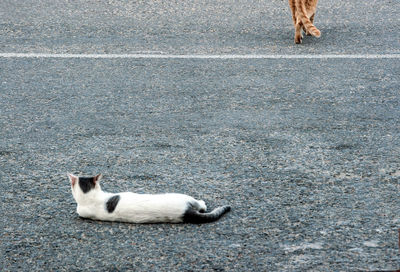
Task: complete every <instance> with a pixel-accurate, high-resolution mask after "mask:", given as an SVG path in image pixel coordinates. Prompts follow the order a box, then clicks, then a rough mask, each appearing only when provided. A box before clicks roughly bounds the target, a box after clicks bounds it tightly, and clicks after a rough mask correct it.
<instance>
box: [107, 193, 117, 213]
mask: <svg viewBox="0 0 400 272" xmlns="http://www.w3.org/2000/svg"><path fill="white" fill-rule="evenodd" d="M120 198H121V197H120V196H119V195H115V196H112V197H110V198H109V199H108V200H107V203H106V208H107V211H108V212H109V213H112V212H113V211H114V210H115V207H117V204H118V202H119V199H120Z"/></svg>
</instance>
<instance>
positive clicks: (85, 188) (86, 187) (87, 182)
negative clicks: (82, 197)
mask: <svg viewBox="0 0 400 272" xmlns="http://www.w3.org/2000/svg"><path fill="white" fill-rule="evenodd" d="M94 186H95V181H94V178H85V177H80V178H79V187H81V190H82V192H83V193H85V194H86V193H87V192H89V191H90V190H92V189H93V188H94Z"/></svg>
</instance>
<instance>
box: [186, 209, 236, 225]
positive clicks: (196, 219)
mask: <svg viewBox="0 0 400 272" xmlns="http://www.w3.org/2000/svg"><path fill="white" fill-rule="evenodd" d="M230 210H231V207H230V206H222V207H218V208H216V209H214V210H213V211H211V212H209V213H202V212H200V211H198V210H196V209H194V208H193V207H189V208H188V209H187V210H186V212H185V214H184V215H183V222H184V223H194V224H201V223H210V222H214V221H217V220H218V219H220V218H221V217H222V216H223V215H224V214H225V213H227V212H229V211H230Z"/></svg>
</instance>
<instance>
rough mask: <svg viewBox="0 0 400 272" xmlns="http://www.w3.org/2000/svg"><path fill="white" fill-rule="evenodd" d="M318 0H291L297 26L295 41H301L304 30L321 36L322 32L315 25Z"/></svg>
mask: <svg viewBox="0 0 400 272" xmlns="http://www.w3.org/2000/svg"><path fill="white" fill-rule="evenodd" d="M317 2H318V0H289V6H290V9H291V10H292V17H293V23H294V27H295V34H294V42H295V43H296V44H299V43H301V41H302V38H303V35H302V33H301V30H303V31H304V32H305V33H306V35H308V36H310V35H313V36H315V37H318V38H319V37H320V36H321V32H320V31H319V30H318V28H316V27H315V26H314V16H315V12H316V10H317Z"/></svg>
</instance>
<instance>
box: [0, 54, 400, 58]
mask: <svg viewBox="0 0 400 272" xmlns="http://www.w3.org/2000/svg"><path fill="white" fill-rule="evenodd" d="M0 58H61V59H400V54H337V55H336V54H320V55H318V54H317V55H262V54H261V55H257V54H255V55H252V54H249V55H240V54H232V55H229V54H215V55H207V54H204V55H203V54H182V55H179V54H176V55H175V54H147V53H145V54H63V53H60V54H47V53H0Z"/></svg>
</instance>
